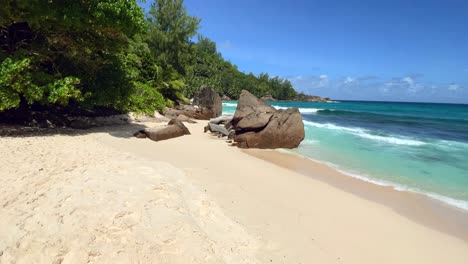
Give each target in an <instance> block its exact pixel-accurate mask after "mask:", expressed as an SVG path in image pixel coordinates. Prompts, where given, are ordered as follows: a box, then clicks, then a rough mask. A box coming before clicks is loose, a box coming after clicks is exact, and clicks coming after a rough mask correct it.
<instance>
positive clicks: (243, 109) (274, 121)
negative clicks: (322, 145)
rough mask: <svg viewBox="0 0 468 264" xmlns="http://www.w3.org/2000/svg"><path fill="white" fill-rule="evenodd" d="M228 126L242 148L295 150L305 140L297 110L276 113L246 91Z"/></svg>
mask: <svg viewBox="0 0 468 264" xmlns="http://www.w3.org/2000/svg"><path fill="white" fill-rule="evenodd" d="M231 123H232V128H233V129H234V130H235V135H234V138H233V139H234V142H236V143H237V145H238V146H239V147H241V148H262V149H274V148H296V147H297V146H299V144H300V143H301V141H302V140H303V139H304V137H305V132H304V123H303V122H302V116H301V113H300V112H299V110H298V109H297V108H289V109H279V110H276V109H275V108H274V107H272V106H270V105H267V104H265V103H264V102H262V101H261V100H259V99H258V98H257V97H255V96H254V95H252V94H251V93H249V92H248V91H245V90H244V91H242V93H241V95H240V97H239V101H238V103H237V109H236V113H235V114H234V117H233V119H232V121H231Z"/></svg>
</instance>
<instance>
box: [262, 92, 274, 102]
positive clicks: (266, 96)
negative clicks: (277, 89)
mask: <svg viewBox="0 0 468 264" xmlns="http://www.w3.org/2000/svg"><path fill="white" fill-rule="evenodd" d="M260 100H262V101H263V102H275V101H278V100H276V99H275V98H273V96H271V95H270V94H266V95H265V96H262V97H260Z"/></svg>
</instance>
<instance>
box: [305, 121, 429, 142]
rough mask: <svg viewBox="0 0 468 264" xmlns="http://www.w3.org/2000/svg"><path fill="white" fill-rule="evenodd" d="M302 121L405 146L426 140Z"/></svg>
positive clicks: (314, 125) (306, 122) (310, 124)
mask: <svg viewBox="0 0 468 264" xmlns="http://www.w3.org/2000/svg"><path fill="white" fill-rule="evenodd" d="M304 123H305V124H306V125H309V126H313V127H319V128H326V129H332V130H339V131H344V132H348V133H351V134H353V135H355V136H358V137H362V138H366V139H371V140H375V141H379V142H383V143H389V144H396V145H406V146H422V145H425V144H427V143H426V142H422V141H418V140H414V139H409V138H398V137H385V136H378V135H372V134H370V133H369V131H367V130H364V129H362V128H351V127H342V126H337V125H334V124H329V123H326V124H321V123H315V122H310V121H304Z"/></svg>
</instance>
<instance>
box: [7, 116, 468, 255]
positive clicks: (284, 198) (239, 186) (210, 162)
mask: <svg viewBox="0 0 468 264" xmlns="http://www.w3.org/2000/svg"><path fill="white" fill-rule="evenodd" d="M141 125H142V124H134V125H127V126H119V127H108V128H99V129H95V130H93V131H89V132H85V133H83V132H82V133H78V132H70V133H65V134H59V135H54V134H51V135H38V134H32V135H31V136H24V137H2V138H0V154H1V157H2V159H0V167H1V171H0V263H10V262H12V261H16V263H135V262H140V263H466V260H467V259H468V243H467V242H466V241H467V240H466V237H464V236H465V235H464V234H465V233H464V232H465V231H463V230H465V229H463V228H460V229H458V226H455V227H453V226H452V225H450V224H447V223H454V221H455V222H456V221H458V220H457V219H461V220H460V221H462V220H468V219H467V218H463V217H464V215H463V214H462V213H460V214H459V215H457V214H453V215H454V216H453V217H449V218H450V220H443V221H442V222H440V221H439V220H437V219H438V218H437V219H435V220H433V219H432V220H428V221H423V220H424V219H425V218H427V217H429V218H433V216H434V215H433V214H432V213H431V212H432V211H430V210H429V209H427V210H426V209H425V208H420V207H419V206H420V205H421V204H423V203H418V202H417V200H414V199H413V200H411V198H410V197H406V198H405V197H400V199H401V200H398V201H396V202H395V203H396V204H398V203H401V202H402V203H404V202H405V201H411V203H409V204H411V206H409V208H414V209H415V211H416V212H415V213H414V212H413V215H420V216H422V217H419V218H418V217H416V216H411V213H408V214H406V213H405V212H403V211H401V210H395V206H397V205H396V204H393V203H388V202H385V200H388V199H387V198H388V197H387V196H385V195H384V196H385V197H383V198H379V197H380V196H379V193H380V192H379V191H377V192H374V191H372V193H371V194H370V196H369V195H368V193H367V194H364V195H361V194H360V192H361V191H359V189H352V188H351V189H352V190H354V191H350V189H349V188H347V186H349V185H350V184H348V183H346V180H345V181H340V177H338V176H340V175H339V173H337V172H334V173H333V172H331V171H332V170H330V169H329V168H328V167H326V166H323V165H320V164H315V165H314V164H312V165H311V164H308V165H307V166H304V165H301V166H299V167H300V168H301V169H297V166H293V167H291V166H292V165H291V164H294V163H293V162H292V161H286V160H287V158H286V157H282V156H278V155H276V154H274V155H270V154H271V153H267V154H265V153H266V152H255V151H254V152H252V151H249V153H247V152H245V151H241V150H239V149H237V148H233V147H229V146H227V144H226V143H225V142H224V140H222V139H217V138H214V137H212V136H209V135H207V134H204V133H203V132H202V131H203V125H204V123H199V124H194V125H188V127H189V129H190V131H191V132H192V135H190V136H184V137H180V138H177V139H172V140H168V141H163V142H153V141H150V140H147V139H136V138H133V137H132V133H133V132H134V131H136V130H137V129H139V128H140V127H141ZM146 125H154V124H151V123H147V124H146ZM252 155H255V156H257V157H253V156H252ZM288 157H289V155H288ZM271 161H273V163H272V162H271ZM301 164H304V163H301ZM288 166H289V167H288ZM310 166H312V167H310ZM304 168H307V169H304ZM327 168H328V169H327ZM329 174H333V175H335V176H336V177H335V178H333V181H336V182H339V184H338V183H336V184H334V183H333V182H330V181H329V180H324V178H325V177H326V178H327V179H328V178H329V177H328V176H327V175H329ZM344 177H345V176H342V175H341V179H343V178H344ZM353 184H358V185H359V183H353ZM351 185H352V184H351ZM353 188H354V187H353ZM359 188H361V187H359ZM364 188H367V189H369V188H372V187H364ZM386 192H389V193H393V194H395V193H396V194H398V193H399V192H396V191H392V190H386ZM364 193H365V192H364ZM397 196H398V195H397ZM386 197H387V198H386ZM391 197H395V196H390V198H391ZM374 198H375V199H374ZM407 198H408V199H407ZM390 200H392V199H390ZM428 204H429V203H428ZM398 208H400V207H398ZM416 209H418V210H416ZM437 210H438V209H437ZM447 210H448V211H447V212H451V211H450V210H449V209H447ZM441 219H442V218H441ZM453 219H455V220H453ZM444 221H449V222H444ZM466 222H468V221H465V222H464V223H466ZM457 223H458V222H457ZM460 226H464V225H462V224H461V225H460ZM458 230H459V231H460V232H459V233H457V231H458Z"/></svg>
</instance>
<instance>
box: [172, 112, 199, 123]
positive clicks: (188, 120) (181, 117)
mask: <svg viewBox="0 0 468 264" xmlns="http://www.w3.org/2000/svg"><path fill="white" fill-rule="evenodd" d="M176 119H177V120H180V121H182V122H187V123H190V124H196V123H197V122H196V121H194V120H192V119H190V118H189V117H188V116H186V115H183V114H181V115H179V116H178V117H176Z"/></svg>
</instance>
